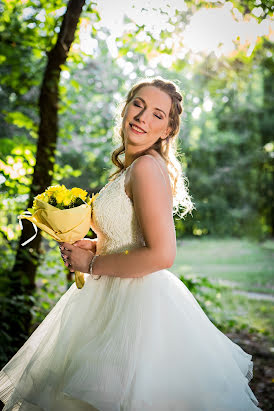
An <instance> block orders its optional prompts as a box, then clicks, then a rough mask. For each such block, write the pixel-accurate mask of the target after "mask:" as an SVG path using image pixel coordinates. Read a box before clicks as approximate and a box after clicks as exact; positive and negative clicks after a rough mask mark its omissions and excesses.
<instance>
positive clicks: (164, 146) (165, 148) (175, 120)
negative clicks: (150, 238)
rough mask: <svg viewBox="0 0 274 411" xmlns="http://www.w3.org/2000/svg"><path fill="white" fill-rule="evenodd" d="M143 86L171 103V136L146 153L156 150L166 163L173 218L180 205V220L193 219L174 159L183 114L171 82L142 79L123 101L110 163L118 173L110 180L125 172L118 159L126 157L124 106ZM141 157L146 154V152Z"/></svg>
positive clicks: (186, 188) (174, 86) (191, 203)
mask: <svg viewBox="0 0 274 411" xmlns="http://www.w3.org/2000/svg"><path fill="white" fill-rule="evenodd" d="M145 86H154V87H158V88H159V89H160V90H162V91H164V92H165V93H167V94H168V95H169V96H170V98H171V101H172V104H171V109H170V113H169V126H170V127H171V132H170V134H169V135H168V137H167V138H165V139H164V140H163V139H162V138H159V139H158V140H157V141H156V142H155V143H154V144H153V145H152V146H150V147H149V148H148V149H147V150H151V149H154V150H156V151H157V152H158V153H159V154H160V155H161V157H162V158H163V159H164V160H165V162H166V165H167V169H168V174H169V178H170V183H171V188H172V195H173V214H177V213H178V211H179V206H180V205H181V206H182V207H183V212H182V213H181V214H179V213H178V214H179V215H180V217H183V218H184V216H185V215H186V214H187V213H191V215H192V210H193V209H195V207H194V204H193V202H192V201H191V196H190V195H189V193H188V186H187V184H188V179H187V177H186V176H185V175H184V174H183V172H182V166H181V162H180V161H179V160H178V158H177V157H179V155H178V148H177V144H178V135H179V131H180V124H181V118H180V115H181V114H182V111H183V108H182V99H183V98H182V95H181V94H180V92H179V90H178V89H177V86H176V85H175V84H174V83H173V82H172V81H166V80H164V79H162V78H159V77H156V78H149V79H142V80H140V81H139V82H138V83H137V84H135V85H134V86H133V87H132V88H131V90H130V91H129V93H128V95H127V97H126V100H125V101H123V102H122V103H120V104H119V105H118V110H117V114H116V126H115V133H114V138H113V140H114V142H115V143H118V144H120V146H119V147H118V148H116V149H115V150H114V151H113V153H112V155H111V160H112V162H113V164H114V165H116V166H117V167H118V170H116V171H115V172H114V173H112V174H111V175H110V177H109V179H110V180H112V179H114V177H115V176H116V174H118V173H119V172H120V171H122V170H124V169H125V166H124V163H123V162H122V161H121V160H120V159H119V155H120V154H123V153H125V139H124V132H123V126H122V120H121V119H122V117H123V116H124V113H125V109H126V106H127V104H129V103H130V101H131V100H132V99H133V98H134V96H135V94H136V93H137V91H138V90H139V89H140V88H142V87H145ZM143 154H145V152H144V153H143ZM180 156H181V155H180Z"/></svg>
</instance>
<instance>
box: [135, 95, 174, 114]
mask: <svg viewBox="0 0 274 411" xmlns="http://www.w3.org/2000/svg"><path fill="white" fill-rule="evenodd" d="M135 98H139V99H140V100H142V102H143V103H144V104H146V102H145V100H144V99H143V98H142V97H138V96H135ZM154 110H159V111H161V112H162V113H164V115H165V116H166V113H165V112H164V111H163V110H161V109H160V108H158V107H154Z"/></svg>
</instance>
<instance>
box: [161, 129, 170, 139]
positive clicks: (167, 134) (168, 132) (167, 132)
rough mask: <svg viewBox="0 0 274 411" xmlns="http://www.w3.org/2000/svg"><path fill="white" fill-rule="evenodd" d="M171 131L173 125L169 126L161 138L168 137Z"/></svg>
mask: <svg viewBox="0 0 274 411" xmlns="http://www.w3.org/2000/svg"><path fill="white" fill-rule="evenodd" d="M170 133H171V127H167V129H166V132H165V135H164V136H163V137H161V138H162V139H163V140H164V139H166V138H167V137H168V136H169V134H170Z"/></svg>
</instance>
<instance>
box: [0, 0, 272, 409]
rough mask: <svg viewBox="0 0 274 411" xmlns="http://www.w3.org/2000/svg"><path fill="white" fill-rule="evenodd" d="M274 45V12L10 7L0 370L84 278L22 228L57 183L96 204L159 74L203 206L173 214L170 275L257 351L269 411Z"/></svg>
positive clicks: (6, 5)
mask: <svg viewBox="0 0 274 411" xmlns="http://www.w3.org/2000/svg"><path fill="white" fill-rule="evenodd" d="M273 41H274V23H273V3H272V2H271V1H261V0H255V1H254V0H243V1H236V0H235V1H225V0H222V1H207V2H205V1H198V0H197V1H183V0H169V1H166V0H150V1H149V0H147V1H146V0H138V1H137V0H136V1H134V0H116V1H115V2H113V1H110V0H98V1H94V2H93V1H90V0H86V1H84V0H70V1H61V0H47V1H46V0H32V1H31V0H22V1H20V2H18V1H16V0H2V1H0V148H1V150H0V222H1V224H0V261H1V266H0V293H1V294H0V297H1V299H0V306H1V324H2V329H1V331H0V338H1V341H0V342H1V344H0V347H1V348H0V364H1V366H3V365H4V364H5V363H6V362H7V361H8V359H9V358H10V357H11V356H12V355H13V354H14V353H15V352H16V351H17V349H19V348H20V346H21V345H22V344H23V342H24V341H25V340H26V338H28V336H29V335H30V334H31V333H32V332H33V330H34V329H35V328H36V327H37V326H38V325H39V324H40V323H41V321H42V320H43V318H44V317H45V316H46V315H47V313H48V312H49V311H50V309H51V308H52V307H53V305H54V304H55V303H56V302H57V301H58V300H59V298H60V296H61V295H62V294H63V293H64V292H65V291H66V290H67V288H68V287H69V286H71V284H72V282H73V281H74V278H73V277H72V276H71V274H70V273H69V272H68V271H67V269H66V267H65V266H64V265H63V262H62V260H61V258H60V252H59V248H58V245H57V244H56V242H55V241H53V240H52V239H50V237H49V236H47V235H46V234H45V233H41V232H39V233H38V235H37V237H36V238H35V239H34V240H33V241H32V242H30V243H29V244H28V245H26V246H25V247H22V246H21V245H20V244H21V243H22V242H23V241H24V240H26V239H27V238H30V237H31V236H32V235H33V233H34V232H33V227H32V225H31V224H27V222H25V223H24V230H23V232H21V229H20V227H19V224H18V219H17V216H18V215H19V214H20V213H22V212H23V211H24V210H26V209H27V208H28V207H31V204H32V201H33V197H34V196H35V195H37V194H39V193H41V192H42V191H44V190H45V189H46V188H47V187H48V186H49V185H55V184H65V185H66V186H67V187H68V188H72V187H73V186H77V187H81V188H83V189H86V190H88V191H89V193H97V192H98V191H99V190H100V189H101V188H102V187H103V186H104V185H105V184H106V183H107V182H108V176H109V174H110V172H113V171H114V170H115V167H113V165H112V162H111V158H110V156H111V153H112V151H113V150H114V149H115V148H116V147H118V145H119V143H118V142H117V141H116V140H115V139H114V138H113V136H114V125H115V119H114V118H115V114H116V111H117V107H118V104H119V103H121V102H122V101H123V100H124V99H125V97H126V94H127V92H128V90H129V89H130V88H131V86H133V85H134V83H135V82H136V81H138V80H139V79H141V78H144V77H148V78H149V77H154V76H162V77H164V78H166V79H170V80H173V81H174V82H176V84H177V85H178V87H179V88H180V90H181V91H182V94H183V102H184V111H183V115H182V126H181V132H180V138H179V153H180V154H181V161H182V165H183V170H184V172H185V175H186V176H187V178H188V182H189V184H188V186H189V192H190V194H191V195H192V200H193V202H194V203H195V207H196V210H194V211H193V213H192V216H191V215H187V216H186V218H185V219H180V218H179V217H178V216H174V223H175V226H176V233H177V257H176V260H175V263H174V266H173V267H172V268H171V271H172V272H174V274H175V275H177V276H178V277H179V278H180V279H181V280H182V281H184V283H185V284H186V285H187V286H188V287H189V289H190V291H191V292H192V293H193V294H194V296H195V297H196V299H197V300H198V302H199V303H200V304H201V306H202V307H203V309H204V310H205V311H206V313H207V315H208V316H209V318H210V319H211V321H212V322H214V323H215V324H216V326H218V327H219V328H220V329H222V330H223V332H226V334H227V335H229V336H230V338H232V339H233V340H234V341H235V342H237V343H238V344H240V345H241V346H242V347H243V348H245V349H246V350H247V352H249V353H252V354H254V361H255V378H254V379H253V381H252V383H251V387H252V388H253V389H254V392H255V395H256V396H257V398H258V399H259V400H260V401H263V402H262V403H261V405H262V408H263V409H264V410H267V409H271V404H273V403H274V399H273V388H272V387H273V382H274V377H273V352H274V348H273V346H274V338H273V329H274V326H273V324H274V315H273V311H274V310H273V300H274V275H273V274H274V268H273V267H274V240H273V236H274V210H273V208H274V202H273V190H274V184H273V167H274V165H273V161H274V139H273V126H274V124H273V111H274V108H273V107H274V106H273V95H274V94H273V68H274V62H273ZM88 236H89V237H91V238H92V237H94V234H93V233H92V232H91V231H90V233H89V235H88ZM252 384H253V385H252ZM271 392H272V394H271ZM271 395H272V397H271Z"/></svg>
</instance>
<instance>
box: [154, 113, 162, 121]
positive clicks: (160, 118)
mask: <svg viewBox="0 0 274 411" xmlns="http://www.w3.org/2000/svg"><path fill="white" fill-rule="evenodd" d="M154 116H155V117H157V118H159V119H160V120H163V119H162V117H159V116H157V115H156V114H154Z"/></svg>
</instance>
